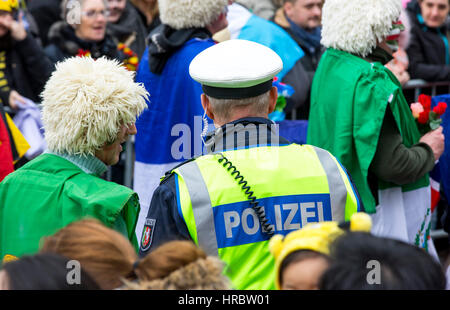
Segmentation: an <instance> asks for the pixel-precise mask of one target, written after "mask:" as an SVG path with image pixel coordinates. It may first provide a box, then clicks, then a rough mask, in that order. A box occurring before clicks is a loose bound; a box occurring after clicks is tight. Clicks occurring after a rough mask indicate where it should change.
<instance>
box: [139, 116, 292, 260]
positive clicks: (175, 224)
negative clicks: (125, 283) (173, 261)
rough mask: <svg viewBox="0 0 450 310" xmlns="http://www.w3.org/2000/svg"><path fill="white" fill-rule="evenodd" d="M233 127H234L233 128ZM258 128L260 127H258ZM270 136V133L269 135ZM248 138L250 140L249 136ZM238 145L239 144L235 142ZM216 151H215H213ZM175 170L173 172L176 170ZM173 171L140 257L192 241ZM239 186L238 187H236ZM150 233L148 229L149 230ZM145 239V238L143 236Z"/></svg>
mask: <svg viewBox="0 0 450 310" xmlns="http://www.w3.org/2000/svg"><path fill="white" fill-rule="evenodd" d="M249 123H251V124H255V125H258V124H267V125H268V126H267V130H270V124H272V122H271V121H270V120H268V119H264V118H243V119H240V120H237V121H234V122H232V124H243V125H244V126H245V125H247V124H249ZM232 127H233V126H232ZM257 127H258V126H257ZM222 128H223V133H224V139H225V137H226V134H227V126H226V125H224V126H223V127H222ZM267 136H270V133H269V134H267ZM212 138H213V135H210V136H209V137H208V139H207V143H208V141H209V139H212ZM246 138H249V137H248V136H247V137H246ZM235 143H236V144H237V142H235ZM279 144H289V141H287V140H286V139H284V138H282V137H280V140H279ZM245 146H250V143H249V141H246V142H245ZM236 147H242V145H236ZM212 151H214V149H212ZM185 163H186V162H184V163H182V164H180V165H178V166H177V167H179V166H181V165H183V164H185ZM177 167H175V168H173V169H172V170H174V169H176V168H177ZM172 170H171V171H168V172H166V177H165V178H164V179H163V181H161V184H160V185H159V186H158V187H157V188H156V190H155V192H154V194H153V197H152V201H151V203H150V208H149V211H148V214H147V219H146V225H145V226H144V232H145V231H146V228H147V227H148V226H149V227H148V228H150V231H151V234H152V235H151V236H149V237H150V240H151V241H150V245H149V246H148V248H147V249H143V247H142V245H141V249H140V252H139V255H140V256H141V257H142V256H145V255H146V254H147V253H149V252H150V251H152V250H153V249H155V248H157V247H158V246H159V245H161V244H163V243H165V242H167V241H171V240H191V236H190V234H189V231H188V229H187V226H186V223H185V221H184V219H183V218H182V217H181V215H180V214H179V212H178V204H177V190H176V185H175V175H174V174H173V173H172ZM236 186H238V185H236ZM147 231H148V229H147ZM143 237H145V236H143Z"/></svg>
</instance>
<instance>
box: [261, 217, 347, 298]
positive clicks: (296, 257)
mask: <svg viewBox="0 0 450 310" xmlns="http://www.w3.org/2000/svg"><path fill="white" fill-rule="evenodd" d="M342 233H343V231H342V230H341V229H340V228H339V227H338V223H337V222H323V223H314V224H308V225H306V226H305V227H304V228H302V229H300V230H296V231H293V232H291V233H289V234H288V235H286V236H285V237H283V236H282V235H275V236H274V237H272V238H271V240H270V243H269V248H270V251H271V253H272V255H273V256H274V258H275V270H276V276H275V285H276V288H277V289H281V290H312V289H317V287H318V282H319V278H320V276H321V275H322V273H323V271H324V270H325V269H326V268H327V267H328V252H329V251H328V246H329V243H330V242H331V240H332V239H333V238H335V237H336V236H338V235H339V234H342Z"/></svg>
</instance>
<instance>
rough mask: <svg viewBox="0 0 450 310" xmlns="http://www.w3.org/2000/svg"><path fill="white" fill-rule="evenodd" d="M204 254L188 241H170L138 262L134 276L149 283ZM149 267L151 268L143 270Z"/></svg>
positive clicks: (202, 257)
mask: <svg viewBox="0 0 450 310" xmlns="http://www.w3.org/2000/svg"><path fill="white" fill-rule="evenodd" d="M204 258H206V254H205V252H203V250H201V249H200V248H199V247H197V246H196V245H195V244H193V243H192V242H190V241H171V242H168V243H165V244H163V245H161V246H160V247H158V248H156V249H155V250H154V251H152V252H150V254H148V255H147V256H146V257H144V258H143V259H142V261H140V262H139V264H138V265H137V268H136V271H135V272H136V275H137V276H138V278H139V280H146V281H151V280H155V279H160V278H164V277H167V276H168V275H169V274H171V273H172V272H174V271H175V270H177V269H179V268H181V267H184V266H186V265H188V264H190V263H192V262H195V261H197V260H199V259H204ZM145 266H151V268H145Z"/></svg>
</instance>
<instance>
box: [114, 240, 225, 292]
mask: <svg viewBox="0 0 450 310" xmlns="http://www.w3.org/2000/svg"><path fill="white" fill-rule="evenodd" d="M224 267H225V266H224V263H223V262H222V261H221V260H219V259H218V258H217V257H215V256H207V255H206V253H205V252H204V251H203V250H202V249H200V248H199V247H198V246H196V245H195V244H194V243H192V242H191V241H170V242H167V243H165V244H163V245H161V246H159V247H158V248H156V249H155V250H154V251H152V252H150V253H149V254H148V255H147V256H145V257H144V258H143V259H141V260H140V261H139V263H138V264H137V269H136V271H135V273H136V274H137V277H138V281H134V282H130V281H125V286H124V287H123V288H124V289H137V290H143V289H145V290H149V289H152V290H155V289H156V290H226V289H230V288H231V282H230V280H229V279H228V277H226V276H225V275H224Z"/></svg>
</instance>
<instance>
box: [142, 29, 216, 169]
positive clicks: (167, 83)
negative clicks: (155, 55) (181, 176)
mask: <svg viewBox="0 0 450 310" xmlns="http://www.w3.org/2000/svg"><path fill="white" fill-rule="evenodd" d="M213 45H214V41H213V40H212V39H206V40H201V39H197V38H194V39H191V40H189V41H187V42H186V43H185V44H184V45H183V46H182V47H181V48H180V49H179V50H177V51H176V52H175V53H174V54H173V55H172V56H171V57H170V58H169V60H168V61H167V63H166V65H165V67H164V70H163V72H162V73H161V74H160V75H157V74H154V73H152V72H151V71H150V69H149V52H148V48H147V49H146V50H145V52H144V55H143V56H142V60H141V62H140V64H139V68H138V71H137V76H136V81H137V82H141V83H143V84H144V86H145V88H146V89H147V91H148V92H149V93H150V102H147V104H148V109H146V110H145V111H144V113H143V114H142V115H141V116H140V117H139V118H138V120H137V121H136V127H137V131H138V133H137V135H136V161H139V162H143V163H147V164H164V163H170V162H177V161H184V160H186V159H189V158H191V157H192V155H194V154H195V152H196V149H197V153H199V154H198V155H200V154H201V147H202V144H201V143H202V142H201V138H200V133H201V130H202V129H201V117H202V115H203V108H202V105H201V101H200V95H201V94H202V93H203V91H202V87H201V85H200V84H199V83H198V82H196V81H194V80H193V79H192V78H191V77H190V75H189V64H190V63H191V61H192V59H194V57H195V56H196V55H197V54H199V53H200V52H201V51H203V50H205V49H207V48H208V47H210V46H213ZM195 116H198V118H197V122H198V121H200V123H199V124H200V126H199V125H197V126H196V127H195V128H194V120H195V119H194V117H195ZM177 124H181V125H180V126H176V127H174V126H175V125H177ZM186 125H187V126H188V127H187V126H186ZM196 128H198V129H197V130H195V129H196ZM188 134H189V135H188ZM182 137H184V139H187V141H189V142H190V146H192V147H191V150H190V152H189V150H184V151H185V153H189V154H186V156H183V157H182V158H178V157H176V158H174V157H173V156H172V155H173V154H171V148H172V145H174V143H175V142H176V141H177V140H178V139H182ZM189 138H190V140H189ZM183 141H186V140H183ZM187 141H186V143H187ZM195 146H198V148H197V147H195ZM194 148H195V149H194Z"/></svg>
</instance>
